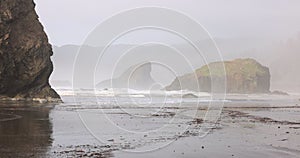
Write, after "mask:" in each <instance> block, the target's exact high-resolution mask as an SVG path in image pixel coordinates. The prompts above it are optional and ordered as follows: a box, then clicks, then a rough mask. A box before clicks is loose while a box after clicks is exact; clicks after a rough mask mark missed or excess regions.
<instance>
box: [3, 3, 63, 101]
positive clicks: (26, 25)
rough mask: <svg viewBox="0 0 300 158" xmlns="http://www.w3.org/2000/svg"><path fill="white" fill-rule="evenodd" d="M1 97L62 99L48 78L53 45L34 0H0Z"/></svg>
mask: <svg viewBox="0 0 300 158" xmlns="http://www.w3.org/2000/svg"><path fill="white" fill-rule="evenodd" d="M0 6H1V7H0V96H2V98H3V97H10V98H13V97H15V98H29V99H31V98H44V99H49V100H50V98H59V96H58V94H57V93H56V92H55V91H54V90H53V89H52V88H51V87H50V85H49V83H48V78H49V76H50V74H51V72H52V69H53V66H52V62H51V60H50V56H51V55H52V48H51V45H50V44H49V43H48V38H47V36H46V34H45V32H44V31H43V26H42V25H41V23H40V22H39V21H38V16H37V14H36V12H35V10H34V6H35V5H34V3H33V1H32V0H9V1H7V0H1V1H0Z"/></svg>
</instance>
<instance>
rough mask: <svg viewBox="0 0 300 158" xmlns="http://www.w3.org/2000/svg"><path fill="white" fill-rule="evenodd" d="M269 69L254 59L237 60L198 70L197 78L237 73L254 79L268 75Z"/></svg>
mask: <svg viewBox="0 0 300 158" xmlns="http://www.w3.org/2000/svg"><path fill="white" fill-rule="evenodd" d="M268 72H269V71H268V68H267V67H264V66H262V65H261V64H260V63H258V62H257V61H256V60H254V59H250V58H247V59H236V60H233V61H224V62H213V63H210V64H208V65H205V66H203V67H201V68H200V69H197V70H196V74H197V76H224V75H225V73H226V75H227V76H231V75H234V74H237V73H240V74H242V75H243V76H248V77H254V76H264V75H267V74H268Z"/></svg>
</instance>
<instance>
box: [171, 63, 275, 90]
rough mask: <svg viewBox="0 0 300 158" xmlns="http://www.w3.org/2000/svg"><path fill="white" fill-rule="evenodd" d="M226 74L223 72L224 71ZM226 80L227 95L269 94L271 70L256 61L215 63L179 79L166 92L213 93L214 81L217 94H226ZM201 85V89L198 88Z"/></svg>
mask: <svg viewBox="0 0 300 158" xmlns="http://www.w3.org/2000/svg"><path fill="white" fill-rule="evenodd" d="M223 66H225V72H226V76H225V77H224V75H225V74H223V73H222V72H223V71H221V70H222V69H223V70H224V67H223ZM224 79H226V82H227V83H226V92H227V93H269V92H270V72H269V68H267V67H265V66H263V65H261V64H260V63H258V62H257V61H255V60H254V59H236V60H233V61H225V62H224V63H223V62H214V63H210V64H208V65H205V66H203V67H201V68H200V69H197V70H196V71H195V73H191V74H186V75H184V76H180V77H177V78H176V79H175V80H174V81H173V82H172V84H171V85H169V86H167V87H166V90H180V89H188V90H194V91H203V92H211V89H212V80H213V81H214V82H213V83H215V84H216V86H215V87H214V90H215V91H216V92H218V91H219V92H224V89H225V86H224V85H225V82H222V81H224ZM197 82H198V84H199V88H198V86H197Z"/></svg>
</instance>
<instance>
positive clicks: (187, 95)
mask: <svg viewBox="0 0 300 158" xmlns="http://www.w3.org/2000/svg"><path fill="white" fill-rule="evenodd" d="M182 98H198V96H197V95H195V94H192V93H188V94H184V95H183V96H182Z"/></svg>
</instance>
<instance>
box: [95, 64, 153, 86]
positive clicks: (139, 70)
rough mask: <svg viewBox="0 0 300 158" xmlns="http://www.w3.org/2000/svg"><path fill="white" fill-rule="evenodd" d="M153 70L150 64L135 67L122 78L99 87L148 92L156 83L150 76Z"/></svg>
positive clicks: (104, 82) (106, 82)
mask: <svg viewBox="0 0 300 158" xmlns="http://www.w3.org/2000/svg"><path fill="white" fill-rule="evenodd" d="M151 70H152V68H151V63H150V62H148V63H141V64H137V65H133V66H131V67H130V68H128V69H127V70H126V71H125V72H124V73H123V74H122V75H121V76H120V77H118V78H114V79H111V80H110V79H109V80H105V81H103V82H100V83H99V84H97V87H98V88H130V89H138V90H148V89H150V88H151V86H152V85H153V84H154V83H155V81H154V80H153V79H152V76H151V74H150V73H151Z"/></svg>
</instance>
